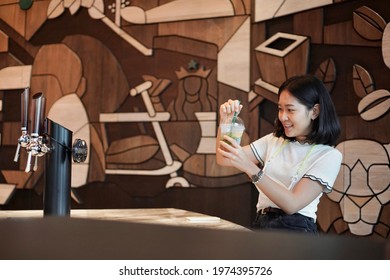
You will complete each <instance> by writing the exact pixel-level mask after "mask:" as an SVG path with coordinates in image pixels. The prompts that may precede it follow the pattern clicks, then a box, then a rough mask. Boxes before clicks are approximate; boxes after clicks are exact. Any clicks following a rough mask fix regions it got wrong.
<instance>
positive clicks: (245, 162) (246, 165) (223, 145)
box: [217, 135, 259, 176]
mask: <svg viewBox="0 0 390 280" xmlns="http://www.w3.org/2000/svg"><path fill="white" fill-rule="evenodd" d="M223 139H224V140H226V141H227V142H229V143H227V142H226V141H223V140H222V141H220V142H219V148H218V149H217V154H219V156H221V157H223V162H224V163H225V164H224V165H225V166H232V167H235V168H237V169H238V170H240V171H242V172H244V173H246V174H247V175H248V176H250V175H252V174H256V173H257V172H258V170H259V167H258V166H257V165H256V164H255V163H254V162H253V160H251V159H250V158H249V157H248V154H247V153H246V152H245V149H244V148H243V147H241V146H240V145H239V144H237V142H236V141H235V140H234V139H233V138H231V137H229V136H227V135H224V137H223Z"/></svg>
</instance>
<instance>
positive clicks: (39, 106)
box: [31, 92, 45, 137]
mask: <svg viewBox="0 0 390 280" xmlns="http://www.w3.org/2000/svg"><path fill="white" fill-rule="evenodd" d="M32 102H33V107H32V109H33V111H32V115H31V116H32V118H31V119H32V129H31V136H33V137H38V136H39V135H40V133H41V132H42V129H43V126H44V120H45V116H44V114H45V97H44V96H43V94H42V92H39V93H36V94H34V96H33V98H32Z"/></svg>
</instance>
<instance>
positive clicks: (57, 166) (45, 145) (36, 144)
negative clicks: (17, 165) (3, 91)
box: [14, 88, 88, 216]
mask: <svg viewBox="0 0 390 280" xmlns="http://www.w3.org/2000/svg"><path fill="white" fill-rule="evenodd" d="M29 90H30V89H29V88H27V89H25V91H24V92H23V94H22V106H21V107H22V117H21V127H22V128H21V129H22V135H21V136H20V138H19V139H18V147H17V149H16V154H15V158H14V161H18V158H19V154H20V148H21V147H23V148H26V151H27V153H28V157H27V164H26V169H25V172H27V173H28V172H30V171H31V161H32V157H34V160H35V162H34V166H33V168H32V170H33V171H37V169H38V157H42V156H44V155H46V156H45V157H44V158H45V165H44V168H45V188H44V202H43V204H44V209H43V212H44V216H49V215H50V216H52V215H54V216H69V215H70V194H71V175H72V158H73V161H74V162H75V163H81V162H84V161H85V160H86V158H87V155H88V147H87V143H86V142H85V141H84V140H81V139H75V141H74V143H73V145H72V142H71V141H72V136H73V132H72V131H70V130H69V129H67V128H65V127H63V126H62V125H60V124H58V123H56V122H55V121H53V120H51V119H49V118H46V117H45V103H46V99H45V97H44V95H43V93H41V92H38V93H36V94H35V95H34V96H33V97H32V106H31V107H32V111H31V114H30V120H31V132H30V135H29V133H28V117H27V116H28V107H29V106H28V102H29Z"/></svg>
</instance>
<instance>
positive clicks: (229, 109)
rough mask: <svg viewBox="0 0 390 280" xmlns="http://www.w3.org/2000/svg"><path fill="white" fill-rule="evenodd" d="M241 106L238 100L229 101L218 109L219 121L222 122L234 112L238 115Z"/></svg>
mask: <svg viewBox="0 0 390 280" xmlns="http://www.w3.org/2000/svg"><path fill="white" fill-rule="evenodd" d="M241 109H242V105H241V104H240V101H239V100H232V99H229V100H228V101H226V102H225V103H223V104H222V105H221V106H220V107H219V116H220V120H224V119H226V118H227V117H229V116H231V115H233V114H234V113H235V112H238V113H240V112H241Z"/></svg>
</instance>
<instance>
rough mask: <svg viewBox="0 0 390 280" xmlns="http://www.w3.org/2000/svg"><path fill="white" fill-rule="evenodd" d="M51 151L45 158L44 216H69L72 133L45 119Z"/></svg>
mask: <svg viewBox="0 0 390 280" xmlns="http://www.w3.org/2000/svg"><path fill="white" fill-rule="evenodd" d="M47 129H48V131H47V132H48V135H49V137H50V144H51V147H52V150H51V152H50V153H47V154H46V156H45V165H46V167H45V172H46V177H45V180H46V182H45V191H44V201H43V213H44V215H45V216H69V215H70V192H71V171H72V135H73V132H72V131H70V130H69V129H66V128H65V127H63V126H61V125H59V124H57V123H55V122H54V121H52V120H50V119H47Z"/></svg>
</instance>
